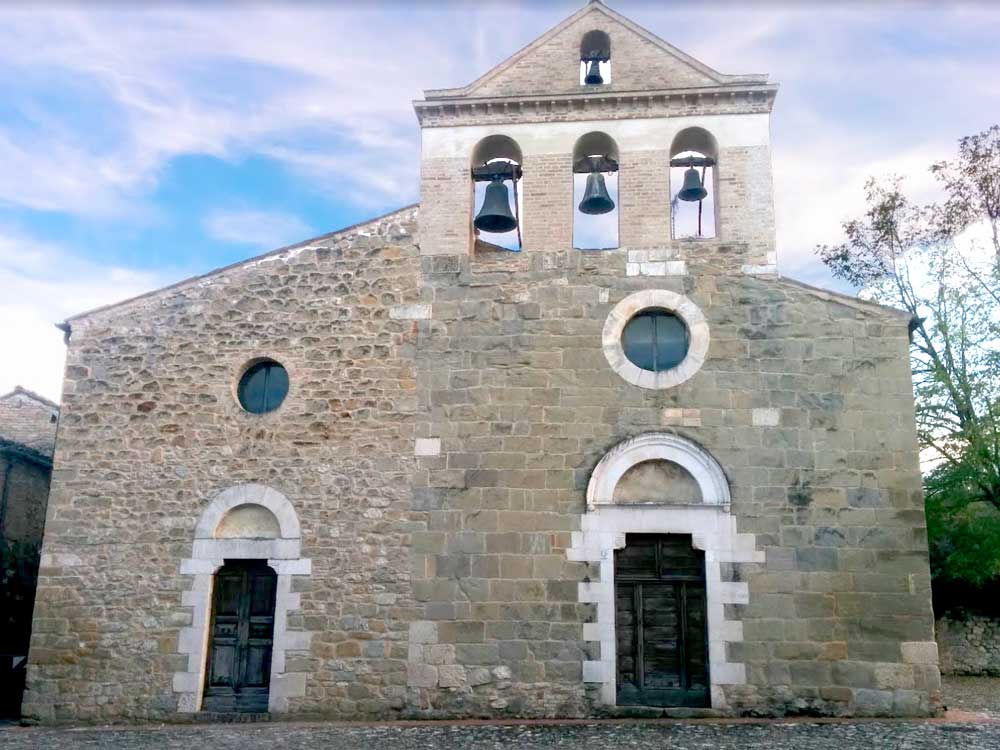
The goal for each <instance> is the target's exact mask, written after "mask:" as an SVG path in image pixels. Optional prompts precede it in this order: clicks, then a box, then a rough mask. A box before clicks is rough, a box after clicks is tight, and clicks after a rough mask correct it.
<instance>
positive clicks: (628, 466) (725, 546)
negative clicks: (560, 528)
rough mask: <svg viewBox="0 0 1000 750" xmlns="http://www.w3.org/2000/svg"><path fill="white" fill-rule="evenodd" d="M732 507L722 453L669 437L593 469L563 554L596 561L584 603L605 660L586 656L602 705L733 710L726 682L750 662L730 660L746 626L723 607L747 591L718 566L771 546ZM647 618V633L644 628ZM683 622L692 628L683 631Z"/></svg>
mask: <svg viewBox="0 0 1000 750" xmlns="http://www.w3.org/2000/svg"><path fill="white" fill-rule="evenodd" d="M731 502H732V499H731V496H730V490H729V483H728V480H727V478H726V475H725V472H724V471H723V470H722V467H721V466H720V465H719V463H718V462H717V461H716V460H715V458H713V457H712V456H711V455H710V454H709V453H708V452H707V451H706V450H705V449H704V448H702V447H701V446H699V445H697V444H696V443H694V442H693V441H691V440H688V439H686V438H683V437H681V436H679V435H675V434H672V433H662V432H654V433H646V434H643V435H637V436H635V437H633V438H629V439H627V440H624V441H622V442H621V443H619V444H618V445H616V446H614V447H613V448H611V450H609V451H608V452H607V453H606V454H605V455H604V457H603V458H602V459H601V460H600V461H599V462H598V464H597V465H596V466H595V467H594V471H593V473H592V475H591V478H590V483H589V484H588V486H587V512H586V513H584V515H583V517H582V518H581V521H580V531H577V532H573V535H572V544H571V546H570V548H569V549H568V550H567V557H568V558H569V559H570V560H574V561H580V562H591V563H597V564H598V565H599V570H600V573H599V580H591V581H587V582H584V583H581V584H580V586H579V601H581V602H586V603H591V604H596V605H597V613H596V614H597V621H596V622H589V623H585V624H584V626H583V638H584V640H585V641H596V642H599V643H600V658H599V659H595V660H587V661H584V662H583V679H584V682H589V683H597V684H599V685H600V688H601V689H600V696H601V701H602V702H603V703H605V704H606V705H611V706H614V705H618V704H632V705H635V704H639V705H653V706H692V705H701V706H706V705H710V706H711V707H712V708H725V707H726V702H727V699H726V689H727V687H728V686H730V685H741V684H745V683H746V667H745V665H744V664H741V663H739V662H731V661H729V660H728V658H727V656H728V654H727V644H729V643H733V642H738V641H741V640H743V624H742V623H741V622H739V621H738V620H729V619H727V618H726V614H727V613H726V609H725V606H726V605H727V604H746V603H747V601H748V599H749V588H748V586H747V583H746V582H745V581H730V580H723V577H722V565H723V564H724V563H762V562H764V553H763V552H762V551H758V550H757V542H756V537H755V536H754V535H753V534H747V533H740V532H739V531H738V530H737V527H736V516H735V515H733V513H732V512H731V509H730V505H731ZM638 587H641V588H643V591H642V601H639V602H636V589H637V588H638ZM647 600H648V604H647ZM685 608H687V611H685ZM692 608H694V609H695V610H697V611H696V612H691V611H690V610H691V609H692ZM702 611H703V613H704V614H703V615H702ZM644 617H645V619H644V620H643V619H642V618H644ZM640 623H641V625H642V628H643V629H644V630H645V631H646V632H642V633H639V634H637V633H636V632H635V628H636V626H637V624H640ZM681 623H685V625H684V626H685V627H687V628H688V632H687V633H678V632H677V628H678V627H679V626H680V624H681ZM703 639H704V640H706V641H707V644H705V645H704V647H703V645H702V640H703ZM682 649H687V652H686V653H684V654H682V653H681V650H682ZM623 650H624V651H629V653H627V654H625V655H624V657H623V659H622V660H620V659H619V655H620V654H622V652H623ZM696 653H703V654H704V657H703V658H704V661H705V663H704V666H703V665H701V664H700V663H698V661H697V658H695V657H694V655H695V654H696ZM629 658H632V659H633V660H634V661H633V662H629V661H628V659H629ZM640 662H641V664H640ZM637 668H638V669H641V670H643V677H642V678H640V677H639V676H638V675H637ZM646 675H648V676H649V679H646V677H645V676H646ZM620 683H622V684H621V685H620ZM625 683H630V685H631V687H630V686H629V685H627V684H625Z"/></svg>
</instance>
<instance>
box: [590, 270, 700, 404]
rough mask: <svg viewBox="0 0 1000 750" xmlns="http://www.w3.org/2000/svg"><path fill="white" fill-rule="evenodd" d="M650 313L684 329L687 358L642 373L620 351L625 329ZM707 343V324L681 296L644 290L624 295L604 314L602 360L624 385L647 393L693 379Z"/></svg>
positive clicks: (662, 291)
mask: <svg viewBox="0 0 1000 750" xmlns="http://www.w3.org/2000/svg"><path fill="white" fill-rule="evenodd" d="M651 309H659V310H666V311H667V312H671V313H673V314H674V315H676V316H677V317H678V318H680V319H681V320H682V321H683V322H684V325H685V326H687V329H688V351H687V355H686V356H685V357H684V359H682V360H681V361H680V363H679V364H677V365H676V366H674V367H671V368H670V369H669V370H660V371H658V372H654V371H653V370H643V369H642V368H641V367H639V366H638V365H636V364H634V363H633V362H631V361H629V358H628V357H626V356H625V349H624V348H623V347H622V334H623V332H624V331H625V326H626V325H628V323H629V321H630V320H632V318H634V317H635V316H636V315H638V314H639V313H641V312H643V311H645V310H651ZM710 341H711V337H710V335H709V332H708V321H707V320H705V316H704V315H703V314H702V312H701V310H700V309H699V308H698V306H697V305H696V304H695V303H694V302H692V301H691V300H690V299H688V298H687V297H685V296H684V295H683V294H677V293H676V292H671V291H668V290H666V289H645V290H643V291H641V292H634V293H633V294H630V295H628V296H627V297H626V298H625V299H623V300H622V301H621V302H619V303H618V304H617V305H615V306H614V307H613V308H612V309H611V312H610V313H608V319H607V320H606V321H605V323H604V332H603V333H602V335H601V342H602V348H603V350H604V357H605V359H607V360H608V364H609V365H611V369H612V370H614V371H615V372H616V373H618V375H619V376H620V377H621V378H622V379H623V380H624V381H626V382H627V383H631V384H632V385H637V386H639V387H640V388H648V389H650V390H662V389H664V388H672V387H674V386H675V385H680V384H681V383H683V382H684V381H686V380H688V379H689V378H691V377H693V376H694V374H695V373H697V372H698V370H700V369H701V366H702V365H703V364H704V363H705V358H706V357H707V356H708V346H709V343H710Z"/></svg>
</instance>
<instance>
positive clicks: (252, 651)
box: [203, 560, 278, 713]
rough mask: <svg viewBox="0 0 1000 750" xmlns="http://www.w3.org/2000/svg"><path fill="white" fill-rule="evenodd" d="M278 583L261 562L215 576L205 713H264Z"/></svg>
mask: <svg viewBox="0 0 1000 750" xmlns="http://www.w3.org/2000/svg"><path fill="white" fill-rule="evenodd" d="M277 580H278V579H277V576H276V575H275V573H274V571H273V570H271V568H269V567H267V565H266V563H265V562H264V561H263V560H241V561H239V562H227V563H226V564H225V565H224V566H223V567H222V568H220V569H219V572H218V573H216V574H215V591H214V594H213V597H212V622H211V644H210V647H209V648H210V650H209V660H208V679H207V680H206V683H207V684H206V686H205V700H204V702H203V708H204V710H206V711H224V712H232V711H242V712H253V713H258V712H264V711H267V699H268V692H269V685H270V681H271V647H272V645H273V638H274V597H275V592H276V588H277V586H276V584H277Z"/></svg>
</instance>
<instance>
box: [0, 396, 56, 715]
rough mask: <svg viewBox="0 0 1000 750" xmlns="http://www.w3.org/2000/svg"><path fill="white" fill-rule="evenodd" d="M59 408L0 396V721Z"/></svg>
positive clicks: (36, 546) (19, 641) (12, 696)
mask: <svg viewBox="0 0 1000 750" xmlns="http://www.w3.org/2000/svg"><path fill="white" fill-rule="evenodd" d="M58 421H59V407H58V406H57V405H56V404H54V403H52V402H51V401H49V400H48V399H46V398H44V397H42V396H39V395H38V394H37V393H32V392H31V391H29V390H27V389H26V388H21V387H20V386H18V387H17V388H15V389H14V390H13V391H11V392H10V393H8V394H6V395H3V396H0V717H17V716H18V715H19V711H20V706H21V693H22V691H23V690H24V677H25V667H26V663H27V656H28V643H29V640H30V637H31V610H32V607H33V605H34V601H35V583H36V580H37V578H38V563H39V556H40V555H41V549H42V532H43V530H44V525H45V506H46V503H47V502H48V496H49V479H50V477H51V474H52V450H53V448H54V446H55V441H56V425H57V423H58Z"/></svg>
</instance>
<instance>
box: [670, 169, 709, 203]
mask: <svg viewBox="0 0 1000 750" xmlns="http://www.w3.org/2000/svg"><path fill="white" fill-rule="evenodd" d="M706 195H708V191H707V190H705V186H704V185H702V184H701V178H700V177H699V176H698V170H697V169H695V168H694V167H688V168H687V171H686V172H684V185H683V186H682V187H681V191H680V192H679V193H677V197H678V198H680V199H681V200H682V201H691V202H694V201H700V200H704V199H705V196H706Z"/></svg>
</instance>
